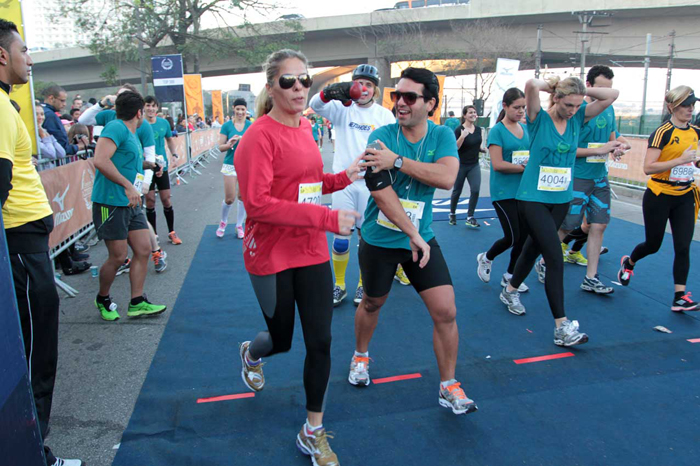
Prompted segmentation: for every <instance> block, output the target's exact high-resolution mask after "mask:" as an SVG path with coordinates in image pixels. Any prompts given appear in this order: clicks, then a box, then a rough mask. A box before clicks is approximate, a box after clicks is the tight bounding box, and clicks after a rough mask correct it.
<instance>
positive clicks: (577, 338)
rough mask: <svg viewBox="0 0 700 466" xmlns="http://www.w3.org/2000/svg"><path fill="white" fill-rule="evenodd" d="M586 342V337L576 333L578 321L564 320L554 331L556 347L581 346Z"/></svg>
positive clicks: (583, 334)
mask: <svg viewBox="0 0 700 466" xmlns="http://www.w3.org/2000/svg"><path fill="white" fill-rule="evenodd" d="M587 341H588V335H586V334H585V333H581V332H579V331H578V320H565V321H564V322H562V323H561V327H559V328H555V329H554V344H555V345H557V346H575V345H582V344H584V343H586V342H587Z"/></svg>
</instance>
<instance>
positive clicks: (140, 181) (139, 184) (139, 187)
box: [134, 173, 145, 193]
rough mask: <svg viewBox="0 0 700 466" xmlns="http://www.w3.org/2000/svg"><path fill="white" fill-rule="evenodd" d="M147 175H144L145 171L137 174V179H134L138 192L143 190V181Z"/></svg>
mask: <svg viewBox="0 0 700 466" xmlns="http://www.w3.org/2000/svg"><path fill="white" fill-rule="evenodd" d="M144 179H145V177H144V176H143V173H137V174H136V179H135V180H134V188H136V191H138V192H140V193H141V192H143V184H144V183H143V181H144Z"/></svg>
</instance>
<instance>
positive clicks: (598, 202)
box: [559, 65, 631, 294]
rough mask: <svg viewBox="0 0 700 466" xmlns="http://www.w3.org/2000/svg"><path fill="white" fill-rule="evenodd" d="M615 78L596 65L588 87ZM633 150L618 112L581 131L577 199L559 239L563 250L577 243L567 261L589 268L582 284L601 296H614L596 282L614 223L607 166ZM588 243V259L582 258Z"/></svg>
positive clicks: (609, 112)
mask: <svg viewBox="0 0 700 466" xmlns="http://www.w3.org/2000/svg"><path fill="white" fill-rule="evenodd" d="M613 77H614V75H613V71H612V70H611V69H610V68H609V67H607V66H603V65H596V66H594V67H592V68H591V69H590V70H589V71H588V75H587V76H586V86H587V87H606V88H610V87H612V82H613V81H612V80H613ZM586 101H587V102H589V103H590V102H592V99H591V98H590V97H587V98H586ZM630 148H631V146H630V145H629V143H628V142H627V140H626V139H625V138H624V137H622V136H620V133H619V132H618V131H617V124H616V122H615V110H613V108H612V107H608V108H607V109H605V110H604V111H603V112H602V113H601V114H600V115H598V116H597V117H595V118H592V119H591V120H589V121H588V122H587V123H586V124H585V125H584V126H583V129H582V130H581V136H580V137H579V144H578V149H577V151H576V165H575V166H574V183H573V185H574V186H573V193H574V198H573V200H572V201H571V206H570V207H569V213H568V215H567V216H566V218H565V219H564V223H563V224H562V226H561V229H560V230H559V238H560V239H561V240H562V249H563V250H565V249H566V248H567V247H568V244H569V243H570V242H571V241H574V240H576V242H575V244H574V246H573V247H572V248H571V250H570V251H568V252H565V253H564V260H565V261H566V262H569V263H572V264H578V265H584V266H586V278H584V281H583V283H582V284H581V288H582V289H583V290H585V291H591V292H594V293H597V294H609V293H612V292H613V288H612V287H610V286H605V285H604V284H603V283H602V282H601V281H600V279H598V278H596V276H597V274H598V260H599V257H600V253H601V248H602V244H603V232H604V231H605V229H606V228H607V226H608V223H610V200H611V190H610V182H609V181H608V168H607V162H608V159H609V158H610V155H612V156H613V158H614V159H616V160H617V159H619V158H620V157H621V156H622V154H624V152H625V151H627V150H629V149H630ZM584 214H585V215H586V221H585V222H583V216H584ZM582 222H583V224H582ZM586 240H588V247H587V255H588V259H586V258H585V257H583V255H582V254H581V248H582V247H583V245H584V243H585V242H586Z"/></svg>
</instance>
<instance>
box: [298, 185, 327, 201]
mask: <svg viewBox="0 0 700 466" xmlns="http://www.w3.org/2000/svg"><path fill="white" fill-rule="evenodd" d="M322 192H323V182H319V183H301V184H300V185H299V204H317V205H321V193H322Z"/></svg>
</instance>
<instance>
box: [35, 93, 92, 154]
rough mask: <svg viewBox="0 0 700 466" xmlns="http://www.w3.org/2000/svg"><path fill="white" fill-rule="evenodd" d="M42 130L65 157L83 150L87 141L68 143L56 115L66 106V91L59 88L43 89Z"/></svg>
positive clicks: (66, 135)
mask: <svg viewBox="0 0 700 466" xmlns="http://www.w3.org/2000/svg"><path fill="white" fill-rule="evenodd" d="M43 95H44V103H43V105H42V107H44V116H45V118H46V119H45V120H44V128H45V129H46V131H48V132H49V134H51V135H52V136H53V137H55V138H56V141H58V143H59V144H60V145H61V146H62V147H63V149H64V150H65V151H66V154H67V155H74V154H75V153H76V152H78V151H80V150H85V148H86V147H87V145H88V144H89V141H88V140H87V138H85V139H82V140H81V141H80V144H71V143H70V142H69V141H68V134H66V129H65V128H64V127H63V125H62V124H61V120H60V118H59V117H58V115H57V114H56V113H57V112H60V111H61V110H63V109H64V107H65V106H66V91H65V90H64V89H63V88H62V87H60V86H56V85H54V86H49V87H47V88H46V89H44V92H43Z"/></svg>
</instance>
